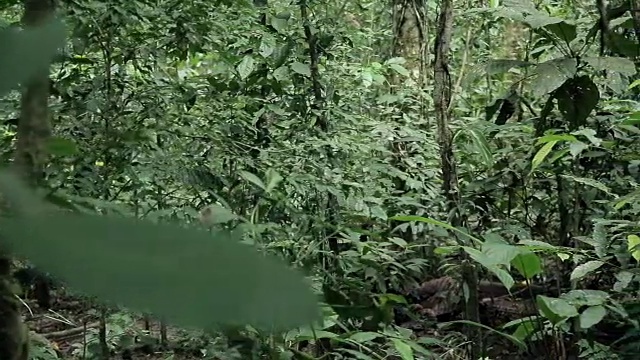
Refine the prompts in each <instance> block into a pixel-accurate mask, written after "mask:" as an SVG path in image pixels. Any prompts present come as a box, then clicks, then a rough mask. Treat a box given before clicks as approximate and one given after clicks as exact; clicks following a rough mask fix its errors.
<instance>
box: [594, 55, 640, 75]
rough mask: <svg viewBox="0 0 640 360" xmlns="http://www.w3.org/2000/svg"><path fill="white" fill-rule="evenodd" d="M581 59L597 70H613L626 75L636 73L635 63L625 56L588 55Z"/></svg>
mask: <svg viewBox="0 0 640 360" xmlns="http://www.w3.org/2000/svg"><path fill="white" fill-rule="evenodd" d="M582 60H583V61H585V62H586V63H587V64H589V65H591V67H593V69H594V70H597V71H615V72H618V73H620V74H622V75H626V76H632V75H635V74H636V66H635V64H634V63H633V61H631V60H629V59H627V58H623V57H616V56H588V57H584V58H582Z"/></svg>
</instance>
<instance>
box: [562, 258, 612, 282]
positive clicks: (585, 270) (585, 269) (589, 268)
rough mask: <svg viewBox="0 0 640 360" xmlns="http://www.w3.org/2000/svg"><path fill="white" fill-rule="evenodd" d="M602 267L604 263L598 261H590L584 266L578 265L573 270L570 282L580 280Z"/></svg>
mask: <svg viewBox="0 0 640 360" xmlns="http://www.w3.org/2000/svg"><path fill="white" fill-rule="evenodd" d="M602 265H604V262H602V261H600V260H591V261H587V262H586V263H584V264H580V265H578V266H576V268H575V269H573V271H572V272H571V276H570V279H571V281H575V280H580V279H582V278H583V277H585V276H587V275H588V274H590V273H592V272H594V271H596V270H598V269H599V268H600V267H601V266H602Z"/></svg>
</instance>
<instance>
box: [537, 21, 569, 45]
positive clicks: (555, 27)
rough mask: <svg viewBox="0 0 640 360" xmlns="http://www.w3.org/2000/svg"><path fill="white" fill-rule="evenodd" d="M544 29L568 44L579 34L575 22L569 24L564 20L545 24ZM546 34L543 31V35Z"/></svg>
mask: <svg viewBox="0 0 640 360" xmlns="http://www.w3.org/2000/svg"><path fill="white" fill-rule="evenodd" d="M554 19H555V18H554ZM543 29H545V30H547V31H548V32H550V33H552V34H554V35H555V36H556V37H557V38H558V39H560V40H562V41H563V42H564V43H565V44H567V45H568V44H569V43H570V42H572V41H573V40H574V39H575V38H576V36H577V27H576V26H575V25H574V24H569V23H567V22H566V21H564V20H562V21H560V22H552V23H551V24H549V25H546V26H544V27H543ZM545 35H546V34H544V32H543V36H545Z"/></svg>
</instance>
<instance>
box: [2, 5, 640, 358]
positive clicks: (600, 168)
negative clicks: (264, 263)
mask: <svg viewBox="0 0 640 360" xmlns="http://www.w3.org/2000/svg"><path fill="white" fill-rule="evenodd" d="M605 5H606V4H603V3H602V2H597V1H596V2H594V1H577V0H575V1H550V0H544V1H535V2H531V1H525V0H505V1H491V2H489V3H488V4H487V3H481V2H474V1H456V2H454V3H453V5H452V4H451V2H449V1H446V0H442V1H425V0H395V1H378V0H371V1H366V0H359V1H331V0H330V1H323V2H315V1H304V0H301V1H297V2H289V1H275V0H270V1H268V2H267V1H266V0H262V1H259V0H256V1H254V2H253V3H251V2H241V1H236V2H225V1H218V2H210V1H199V0H192V1H180V2H178V1H155V2H149V1H110V2H108V3H103V2H97V1H90V0H87V1H62V2H61V3H60V4H58V12H59V13H60V14H61V15H62V16H63V19H64V21H65V23H66V25H67V27H68V29H69V39H68V42H67V46H66V47H65V48H64V51H62V53H61V54H60V56H58V58H56V60H55V62H54V63H53V65H52V66H51V72H50V77H49V79H50V83H49V93H50V96H49V97H48V104H45V105H46V106H47V108H48V110H49V112H50V114H44V115H42V114H40V115H37V114H36V115H34V116H40V117H43V118H45V119H46V120H47V121H48V124H50V128H51V134H52V136H51V138H50V139H48V140H47V141H46V144H47V146H46V151H45V152H46V153H47V154H48V157H47V159H46V161H43V162H42V164H41V165H42V168H41V169H40V168H38V169H34V171H36V172H37V174H36V173H34V175H33V177H34V178H35V177H38V178H40V177H41V179H42V181H41V185H42V186H43V187H45V188H46V189H47V193H48V198H49V199H50V200H51V201H52V202H54V203H56V204H57V205H59V206H63V207H66V208H69V209H72V210H74V211H78V212H87V213H99V214H119V215H124V216H127V217H138V218H145V219H149V220H152V221H156V222H159V223H169V222H170V223H174V222H175V223H180V224H189V223H196V222H200V223H202V222H204V223H206V224H216V225H221V226H226V227H230V228H241V229H243V230H245V231H246V233H245V234H246V239H245V240H246V241H247V242H248V243H250V244H253V245H255V246H256V247H257V248H259V249H261V250H266V251H269V252H271V253H274V254H277V255H278V256H280V257H282V258H283V259H284V260H286V261H288V262H290V263H291V264H292V265H293V266H294V267H297V268H301V269H303V270H304V271H305V272H306V273H307V274H308V275H309V276H310V277H311V278H312V279H313V280H314V284H316V285H317V288H318V291H319V292H321V293H322V295H323V296H324V300H325V303H326V304H325V306H324V311H325V322H324V324H322V325H321V326H320V327H315V328H313V329H296V330H292V331H290V332H288V333H284V334H266V333H262V332H258V331H253V330H252V329H239V330H237V329H236V330H234V331H231V330H229V331H228V332H226V333H225V334H224V336H222V335H218V334H217V335H215V336H204V335H203V336H200V335H199V334H194V333H192V332H187V333H184V334H183V333H181V332H178V331H177V330H175V329H171V328H170V329H168V330H167V329H166V326H165V325H164V324H163V325H162V327H161V329H160V333H161V334H160V335H157V334H156V332H155V331H154V329H152V327H151V326H150V325H149V320H148V319H146V320H141V322H138V321H137V320H138V317H139V314H135V315H132V314H130V313H129V312H127V311H125V310H116V309H108V310H107V309H102V308H98V307H97V306H96V307H93V308H92V310H95V312H97V313H99V314H98V315H96V314H93V315H92V314H90V313H91V311H88V312H87V310H86V309H87V308H91V306H89V305H87V304H91V303H90V302H88V300H86V299H85V300H82V301H81V304H83V305H82V306H81V305H77V304H76V305H74V306H75V308H73V311H72V310H69V312H70V313H72V314H73V316H76V317H77V318H76V319H74V320H68V319H67V321H66V323H64V322H62V321H60V320H57V321H56V322H53V325H52V324H50V323H49V322H50V321H49V322H47V323H46V326H49V327H50V326H54V327H55V328H56V329H55V330H52V329H50V328H46V329H45V330H42V327H43V326H45V325H42V324H40V322H42V321H41V320H42V316H43V315H42V314H41V315H40V317H38V316H35V315H33V317H34V319H32V320H33V321H32V326H33V329H34V331H37V332H40V333H43V336H44V338H49V340H51V341H53V342H54V343H53V344H52V343H50V342H48V341H45V343H44V344H41V345H38V346H36V349H37V351H35V352H34V356H39V357H38V358H39V359H55V358H67V357H69V356H75V357H79V358H83V357H84V358H101V357H102V358H106V357H108V356H112V357H113V358H116V356H122V354H124V355H125V356H128V357H129V358H131V357H133V358H135V356H143V355H141V354H145V353H153V354H154V356H158V357H159V358H170V357H169V356H173V355H175V356H187V357H189V358H201V357H204V358H229V356H231V355H230V354H228V353H226V355H221V354H220V352H230V351H231V350H230V349H236V350H237V351H239V354H237V355H238V356H240V358H256V359H262V358H264V359H266V358H269V359H281V358H295V359H320V358H325V359H341V358H344V359H382V358H394V359H395V358H398V359H426V358H461V359H464V358H478V357H480V356H487V357H490V358H496V359H510V358H514V356H516V355H514V354H518V355H517V357H518V358H536V357H538V356H543V357H546V358H549V357H552V358H559V359H565V358H566V359H573V358H588V359H591V358H599V357H606V358H608V359H611V358H632V357H633V356H635V355H636V354H637V353H638V351H640V349H638V346H640V342H639V341H638V338H637V337H638V335H639V334H638V323H637V315H636V313H637V312H638V306H637V292H638V283H637V278H636V276H637V274H638V272H637V268H638V266H637V263H638V260H640V253H639V252H638V251H637V250H635V249H634V247H635V246H637V245H638V244H639V243H640V238H639V237H638V235H637V231H638V225H637V218H638V212H639V211H640V202H639V201H638V190H637V184H638V181H639V179H638V166H639V164H640V157H639V153H638V149H637V146H638V145H637V144H636V142H637V137H638V134H640V131H639V130H638V128H637V124H638V122H639V121H640V112H638V101H637V99H638V97H637V90H636V89H637V85H638V84H639V82H637V81H636V66H637V61H636V60H637V56H638V53H639V51H640V44H639V42H638V41H639V39H638V37H637V34H638V29H640V19H637V18H635V16H636V15H637V12H635V11H633V10H634V9H636V7H637V6H638V5H637V4H636V2H635V1H626V0H625V1H618V2H615V1H611V3H610V4H608V7H606V6H605ZM449 6H452V7H453V8H452V13H451V14H448V13H447V11H446V10H447V8H448V7H449ZM2 11H3V14H4V16H3V18H4V20H5V21H6V24H5V25H4V26H15V25H17V24H18V23H19V17H20V16H21V14H22V4H10V3H7V2H4V3H3V9H2ZM448 31H450V36H451V39H447V36H446V35H447V33H448ZM443 45H446V47H443ZM447 47H450V49H447ZM24 96H25V95H24V94H22V95H21V94H20V93H19V92H15V93H12V94H11V95H8V96H5V97H4V98H2V102H1V103H0V113H1V114H2V115H1V116H0V119H2V124H1V125H0V126H1V127H2V130H3V131H2V133H0V142H1V144H2V146H1V147H0V150H2V155H3V156H4V157H5V159H6V160H11V159H12V158H13V157H14V154H16V153H15V143H16V133H17V132H18V125H19V123H20V122H24V121H25V120H24V119H25V110H24V107H23V108H22V110H21V105H20V101H21V98H22V99H23V101H24ZM18 119H19V120H18ZM397 215H403V216H399V217H394V216H397ZM408 215H411V216H413V217H408ZM133 240H135V239H132V241H133ZM176 240H177V241H180V239H176ZM114 266H117V264H114ZM22 274H24V273H22ZM40 277H41V275H40V274H37V275H34V276H32V277H29V276H26V277H25V279H23V287H25V288H27V287H29V286H31V282H34V283H36V284H35V287H36V294H30V296H27V295H29V294H27V292H25V294H24V295H25V297H33V296H34V295H37V293H38V292H41V291H43V283H47V281H43V280H42V279H41V278H40ZM38 279H40V280H38ZM38 283H40V285H38ZM200 286H207V284H201V285H200ZM45 287H46V286H45ZM507 289H509V290H511V293H509V292H508V291H507ZM59 290H60V289H59ZM44 292H45V293H46V292H47V290H44ZM35 297H38V300H40V301H39V303H40V304H39V305H40V307H44V308H47V307H50V308H51V310H56V311H57V310H61V309H65V308H66V307H68V306H67V305H69V304H73V301H72V300H71V299H72V298H71V297H70V296H69V295H68V294H67V292H66V291H58V293H56V294H54V296H53V300H51V299H49V300H47V299H46V298H47V296H46V294H45V295H43V296H35ZM43 297H44V298H43ZM32 305H33V306H34V307H35V306H36V305H35V304H32ZM71 307H73V306H71ZM78 307H81V308H82V309H81V310H78ZM96 309H98V310H96ZM45 314H46V312H45ZM87 314H89V315H87ZM29 316H32V315H29ZM461 319H466V322H459V321H458V322H457V320H461ZM93 320H95V321H96V324H97V325H96V326H97V329H99V330H96V331H93V328H92V327H91V326H89V327H88V329H87V327H86V326H79V325H81V324H82V323H83V322H88V323H89V324H93V322H91V321H93ZM71 323H73V324H71ZM469 324H476V326H474V325H469ZM478 324H482V326H479V325H478ZM94 325H95V324H94ZM505 325H506V327H505ZM78 326H79V327H80V328H81V329H82V330H81V331H76V332H72V333H73V334H72V335H69V333H64V331H69V330H70V329H71V330H73V329H77V328H78ZM145 328H146V329H145ZM174 330H175V331H174ZM61 332H62V334H63V335H64V336H61V335H60V334H61ZM47 334H48V335H47ZM51 334H53V335H51ZM156 335H157V336H156ZM156 337H159V338H160V340H159V341H156ZM469 340H472V341H469ZM57 343H60V344H61V345H56V344H57ZM156 343H159V345H160V346H159V347H158V344H156ZM56 346H60V349H58V350H57V352H56V351H54V350H52V349H55V347H56ZM172 354H173V355H172ZM550 354H551V355H550Z"/></svg>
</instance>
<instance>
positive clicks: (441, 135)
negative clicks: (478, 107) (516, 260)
mask: <svg viewBox="0 0 640 360" xmlns="http://www.w3.org/2000/svg"><path fill="white" fill-rule="evenodd" d="M452 31H453V1H452V0H442V2H441V4H440V14H439V15H438V30H437V33H438V35H437V37H436V43H435V64H434V96H433V99H434V103H435V112H436V123H437V127H438V144H439V145H440V161H441V167H442V179H443V184H442V190H443V191H444V193H445V196H446V198H447V203H448V211H449V214H450V217H451V218H450V223H451V225H453V226H456V227H459V226H464V225H465V224H464V223H465V221H464V219H462V218H461V217H460V214H459V212H458V205H459V203H460V193H459V189H458V175H457V167H456V162H455V157H454V152H453V136H452V134H451V129H450V128H449V119H450V117H451V116H450V115H451V114H450V110H449V109H450V106H449V105H450V103H451V91H452V89H451V88H452V84H451V76H450V74H449V56H450V45H451V38H452ZM465 256H466V255H465ZM461 268H462V283H463V289H464V294H465V315H466V318H467V320H469V321H473V322H475V323H480V314H479V298H478V275H477V270H476V268H475V267H474V265H473V263H472V262H471V261H470V260H469V259H468V258H465V259H464V260H463V262H462V264H461ZM466 332H467V336H468V338H469V340H470V343H471V348H470V352H471V353H470V354H469V355H470V358H471V359H477V358H479V356H480V353H481V351H482V334H481V332H480V330H479V329H478V328H477V327H475V326H467V329H466Z"/></svg>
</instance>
